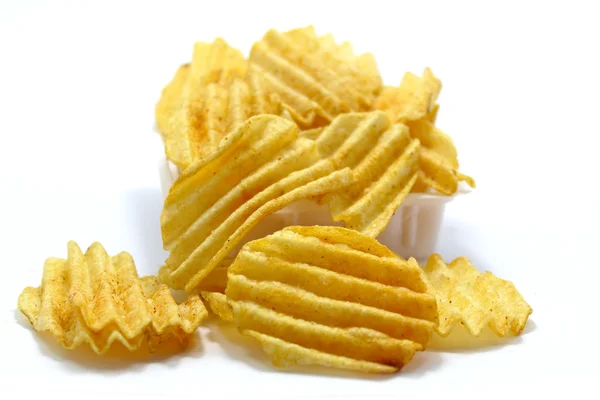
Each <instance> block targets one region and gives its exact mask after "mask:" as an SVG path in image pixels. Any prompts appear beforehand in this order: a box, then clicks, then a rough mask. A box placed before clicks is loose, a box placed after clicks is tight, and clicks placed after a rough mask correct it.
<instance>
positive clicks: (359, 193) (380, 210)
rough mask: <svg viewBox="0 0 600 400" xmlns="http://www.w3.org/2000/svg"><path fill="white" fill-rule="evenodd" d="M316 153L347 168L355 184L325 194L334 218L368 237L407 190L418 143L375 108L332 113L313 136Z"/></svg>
mask: <svg viewBox="0 0 600 400" xmlns="http://www.w3.org/2000/svg"><path fill="white" fill-rule="evenodd" d="M316 143H317V148H318V149H319V154H321V156H322V157H324V158H329V159H331V160H332V161H333V162H334V163H335V164H336V165H337V166H338V168H342V167H349V168H352V170H353V175H354V179H355V183H354V184H353V185H352V186H349V187H347V188H345V189H343V190H340V191H337V192H335V193H333V194H331V195H329V196H328V198H327V199H326V200H327V201H328V203H329V207H330V210H331V216H332V219H333V220H334V221H341V220H343V221H344V222H345V224H346V227H348V228H352V229H356V230H358V231H360V232H362V233H364V234H366V235H368V236H373V237H375V236H377V235H379V233H381V232H382V231H383V230H384V229H385V227H386V226H387V224H388V222H389V221H390V219H391V217H392V216H393V214H394V212H395V211H396V209H397V208H398V207H399V206H400V204H401V203H402V202H403V201H404V199H405V198H406V196H407V195H408V194H409V192H410V190H411V188H412V186H413V185H414V183H415V182H416V180H417V176H418V171H419V151H420V144H419V141H418V140H416V139H412V138H411V137H410V135H409V131H408V128H407V127H406V126H405V125H403V124H394V125H390V120H389V118H388V116H387V115H386V114H385V113H384V112H381V111H374V112H370V113H351V114H343V115H340V116H338V117H337V118H336V119H335V120H334V121H333V122H332V123H331V124H330V125H329V126H327V127H326V128H325V129H324V130H323V132H322V133H321V134H320V135H319V137H318V138H317V139H316Z"/></svg>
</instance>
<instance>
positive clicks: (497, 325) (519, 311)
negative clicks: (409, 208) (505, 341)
mask: <svg viewBox="0 0 600 400" xmlns="http://www.w3.org/2000/svg"><path fill="white" fill-rule="evenodd" d="M425 274H426V275H427V278H429V281H430V282H431V284H432V286H433V288H434V291H435V294H436V298H437V306H438V311H439V325H438V326H437V327H436V331H437V332H438V333H439V334H440V335H441V336H444V337H446V336H448V335H449V334H450V332H451V330H452V328H453V327H454V326H455V325H456V324H460V325H462V326H464V327H465V328H466V329H467V330H468V331H469V333H470V334H471V335H474V336H479V334H480V333H481V331H482V329H483V328H485V327H486V326H488V327H489V328H490V329H491V330H492V331H493V332H494V333H495V334H496V335H498V336H501V337H504V336H506V335H508V334H512V335H519V334H521V332H523V329H524V328H525V325H526V324H527V320H528V318H529V315H530V314H531V313H532V311H533V310H532V309H531V307H530V306H529V304H527V302H525V300H524V299H523V297H522V296H521V294H520V293H519V292H518V291H517V289H516V288H515V286H514V285H513V284H512V282H509V281H505V280H503V279H500V278H497V277H495V276H494V275H492V273H491V272H489V271H488V272H486V273H483V274H482V273H480V272H479V271H478V270H477V269H476V268H475V267H474V266H473V264H471V262H470V261H469V260H468V259H467V258H465V257H461V258H457V259H456V260H454V261H453V262H451V263H450V264H449V265H446V264H445V263H444V261H443V260H442V258H441V257H440V256H439V255H437V254H434V255H432V256H431V257H430V258H429V260H428V261H427V266H426V267H425Z"/></svg>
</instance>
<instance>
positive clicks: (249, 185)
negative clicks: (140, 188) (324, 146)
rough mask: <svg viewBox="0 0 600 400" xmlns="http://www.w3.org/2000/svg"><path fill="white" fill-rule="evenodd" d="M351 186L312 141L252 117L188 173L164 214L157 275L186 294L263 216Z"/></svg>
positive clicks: (348, 176) (286, 126)
mask: <svg viewBox="0 0 600 400" xmlns="http://www.w3.org/2000/svg"><path fill="white" fill-rule="evenodd" d="M351 183H352V172H351V171H350V169H347V168H346V169H343V168H337V167H336V165H335V164H334V163H333V162H331V161H330V160H320V157H319V154H318V151H317V149H316V145H315V143H314V141H312V140H310V139H306V138H299V137H298V132H297V127H296V125H295V124H294V123H293V122H291V121H289V120H287V119H285V118H281V117H277V116H274V115H259V116H256V117H252V118H250V119H249V120H248V121H246V122H245V123H244V124H243V125H242V126H240V127H239V128H238V129H236V130H234V131H232V132H231V134H229V135H228V136H226V137H225V138H224V139H223V141H222V142H221V144H220V145H219V147H218V148H217V150H216V151H215V152H213V153H211V154H209V155H207V156H206V157H204V158H203V159H201V160H199V161H198V162H197V163H195V164H194V165H192V166H190V167H189V168H188V169H186V170H185V171H184V172H183V173H182V175H181V176H180V177H179V179H178V180H177V181H176V182H175V184H174V185H173V187H172V188H171V190H170V192H169V195H168V196H167V199H166V200H165V204H164V209H163V212H162V215H161V228H162V235H163V243H164V246H165V249H166V250H168V251H169V252H170V255H169V257H168V258H167V260H166V265H165V266H164V267H162V268H161V270H160V272H159V276H160V279H161V281H162V282H164V283H167V284H168V285H169V286H170V287H171V288H174V289H184V288H185V290H186V291H187V292H191V291H193V290H195V289H196V288H197V287H198V284H199V283H200V282H201V281H202V280H203V279H204V278H205V277H206V275H208V273H210V271H212V270H213V269H214V268H215V266H217V265H218V264H219V263H221V261H223V259H224V258H225V257H226V256H227V255H228V253H230V252H231V250H232V249H234V248H235V247H236V245H237V244H238V243H239V242H240V241H241V240H242V239H243V238H244V236H245V235H246V234H247V233H248V232H249V231H250V229H252V228H253V227H254V226H256V224H257V223H258V222H259V221H260V220H262V219H263V218H264V217H265V216H266V215H268V214H271V213H273V212H275V211H277V210H279V209H281V208H283V207H285V206H287V205H289V204H291V203H293V202H295V201H298V200H301V199H310V198H314V197H317V196H323V195H325V194H326V193H329V192H331V191H335V190H339V189H341V188H343V187H346V186H348V185H350V184H351Z"/></svg>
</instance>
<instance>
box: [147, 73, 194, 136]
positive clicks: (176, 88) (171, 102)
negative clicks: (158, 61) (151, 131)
mask: <svg viewBox="0 0 600 400" xmlns="http://www.w3.org/2000/svg"><path fill="white" fill-rule="evenodd" d="M189 68H190V65H189V64H184V65H182V66H180V67H179V68H178V69H177V72H175V76H173V79H171V82H169V83H168V84H167V86H165V88H164V89H163V90H162V93H161V96H160V99H159V101H158V103H157V104H156V110H155V113H156V125H157V127H158V131H159V132H160V133H161V134H162V135H164V134H165V132H166V131H167V129H168V126H169V119H170V118H171V117H172V116H173V114H174V113H175V110H176V109H177V105H178V102H179V98H180V97H181V93H182V91H183V87H184V86H185V83H186V81H187V77H188V70H189Z"/></svg>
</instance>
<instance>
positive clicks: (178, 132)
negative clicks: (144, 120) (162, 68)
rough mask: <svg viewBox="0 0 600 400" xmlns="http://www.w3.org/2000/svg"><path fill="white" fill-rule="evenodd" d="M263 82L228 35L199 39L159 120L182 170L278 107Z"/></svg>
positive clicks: (164, 96) (170, 89)
mask: <svg viewBox="0 0 600 400" xmlns="http://www.w3.org/2000/svg"><path fill="white" fill-rule="evenodd" d="M184 80H185V81H184ZM261 82H262V81H261V80H260V79H258V77H256V75H255V74H253V73H252V71H249V70H248V64H247V61H246V60H245V58H244V56H243V55H242V53H241V52H240V51H239V50H236V49H234V48H232V47H230V46H229V45H228V44H227V42H225V41H224V40H223V39H220V38H219V39H216V40H215V41H214V42H213V43H211V44H207V43H201V42H199V43H196V44H195V46H194V53H193V57H192V61H191V63H190V65H189V67H187V68H186V69H185V71H181V70H180V72H178V73H177V74H176V76H175V78H174V79H173V81H172V82H171V83H170V84H169V85H168V86H167V87H166V88H165V90H163V94H162V98H161V100H160V101H159V110H157V122H158V126H159V129H161V131H162V132H163V136H164V138H165V152H166V154H167V157H168V158H169V160H171V161H172V162H173V163H175V164H176V165H177V166H178V167H179V168H180V169H181V170H183V169H185V168H187V167H188V166H189V165H191V164H192V163H194V162H195V161H197V160H198V159H200V158H201V157H202V156H203V155H205V154H208V153H210V152H212V151H215V149H216V148H217V146H218V145H219V143H220V141H221V139H222V138H223V137H224V136H225V135H226V134H227V133H229V132H230V131H231V130H234V129H235V128H236V127H238V126H239V125H241V124H242V123H243V122H244V121H245V120H246V119H248V118H249V117H251V116H253V115H257V114H263V113H278V112H279V110H280V109H279V108H278V105H277V103H275V101H274V100H271V99H272V96H271V95H270V94H269V93H267V92H266V91H265V90H266V89H263V88H262V87H261V86H260V85H261ZM177 92H179V97H178V98H177V99H175V94H176V93H177ZM165 109H168V110H172V111H170V112H168V113H165V111H164V110H165ZM158 111H160V113H159V112H158Z"/></svg>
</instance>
